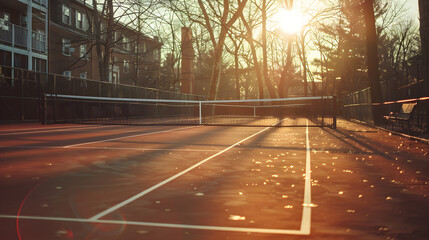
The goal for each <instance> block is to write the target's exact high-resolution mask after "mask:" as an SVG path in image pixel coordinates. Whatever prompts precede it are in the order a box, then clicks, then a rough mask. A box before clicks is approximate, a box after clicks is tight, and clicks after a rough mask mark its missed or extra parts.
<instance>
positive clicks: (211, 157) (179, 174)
mask: <svg viewBox="0 0 429 240" xmlns="http://www.w3.org/2000/svg"><path fill="white" fill-rule="evenodd" d="M282 121H283V120H282ZM280 122H281V121H279V122H277V123H276V124H273V125H271V126H270V127H266V128H264V129H262V130H261V131H259V132H257V133H254V134H252V135H250V136H248V137H246V138H244V139H242V140H240V141H238V142H236V143H234V144H233V145H231V146H229V147H227V148H225V149H224V150H222V151H220V152H218V153H216V154H214V155H212V156H210V157H208V158H206V159H204V160H201V161H200V162H198V163H196V164H195V165H193V166H191V167H189V168H187V169H185V170H183V171H182V172H180V173H177V174H176V175H174V176H171V177H169V178H167V179H165V180H164V181H162V182H160V183H157V184H155V185H153V186H152V187H150V188H148V189H146V190H144V191H142V192H140V193H138V194H136V195H134V196H132V197H130V198H128V199H127V200H125V201H123V202H120V203H118V204H116V205H115V206H113V207H111V208H108V209H106V210H104V211H103V212H100V213H98V214H97V215H95V216H93V217H91V218H90V219H89V220H90V221H95V220H98V219H100V218H102V217H104V216H106V215H107V214H109V213H111V212H114V211H116V210H118V209H119V208H121V207H123V206H125V205H127V204H129V203H131V202H133V201H135V200H137V199H138V198H140V197H142V196H144V195H146V194H148V193H150V192H152V191H153V190H155V189H157V188H160V187H162V186H163V185H165V184H167V183H169V182H171V181H173V180H174V179H176V178H178V177H180V176H182V175H183V174H185V173H187V172H189V171H191V170H192V169H194V168H196V167H198V166H200V165H201V164H203V163H205V162H207V161H209V160H211V159H213V158H215V157H217V156H219V155H221V154H222V153H224V152H226V151H228V150H230V149H231V148H233V147H235V146H237V145H239V144H240V143H242V142H244V141H246V140H248V139H250V138H252V137H254V136H256V135H258V134H260V133H262V132H265V131H266V130H268V129H270V128H271V127H272V126H275V125H277V124H278V123H280Z"/></svg>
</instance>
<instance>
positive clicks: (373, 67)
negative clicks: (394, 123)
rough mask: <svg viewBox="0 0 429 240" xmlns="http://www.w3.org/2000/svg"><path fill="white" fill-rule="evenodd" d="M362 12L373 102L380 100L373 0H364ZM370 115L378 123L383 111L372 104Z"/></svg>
mask: <svg viewBox="0 0 429 240" xmlns="http://www.w3.org/2000/svg"><path fill="white" fill-rule="evenodd" d="M363 12H364V17H365V25H366V51H367V64H368V79H369V85H370V88H371V100H372V102H373V103H380V102H381V100H382V96H381V87H380V80H379V72H378V56H377V32H376V28H375V17H374V3H373V0H365V3H364V4H363ZM372 115H373V119H374V124H376V125H377V124H380V123H382V120H383V111H382V110H381V109H378V107H376V106H373V108H372Z"/></svg>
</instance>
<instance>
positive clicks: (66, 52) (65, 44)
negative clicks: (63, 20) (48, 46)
mask: <svg viewBox="0 0 429 240" xmlns="http://www.w3.org/2000/svg"><path fill="white" fill-rule="evenodd" d="M70 48H71V46H70V40H68V39H65V38H63V54H64V55H66V56H70V53H71V51H70Z"/></svg>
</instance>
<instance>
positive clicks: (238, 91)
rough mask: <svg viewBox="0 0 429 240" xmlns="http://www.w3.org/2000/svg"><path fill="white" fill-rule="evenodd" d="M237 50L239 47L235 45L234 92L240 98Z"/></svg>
mask: <svg viewBox="0 0 429 240" xmlns="http://www.w3.org/2000/svg"><path fill="white" fill-rule="evenodd" d="M238 50H239V48H238V47H237V46H236V47H235V51H234V64H235V73H234V75H235V94H236V98H237V99H240V73H239V72H238V68H239V65H238V61H239V60H238Z"/></svg>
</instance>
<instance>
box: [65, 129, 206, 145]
mask: <svg viewBox="0 0 429 240" xmlns="http://www.w3.org/2000/svg"><path fill="white" fill-rule="evenodd" d="M195 127H198V126H191V127H182V128H174V129H168V130H161V131H155V132H146V133H141V134H136V135H131V136H124V137H117V138H109V139H105V140H99V141H92V142H85V143H77V144H71V145H66V146H63V148H73V147H77V146H82V145H87V144H93V143H101V142H110V141H115V140H119V139H125V138H132V137H139V136H145V135H151V134H156V133H164V132H174V131H179V130H184V129H189V128H195Z"/></svg>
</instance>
